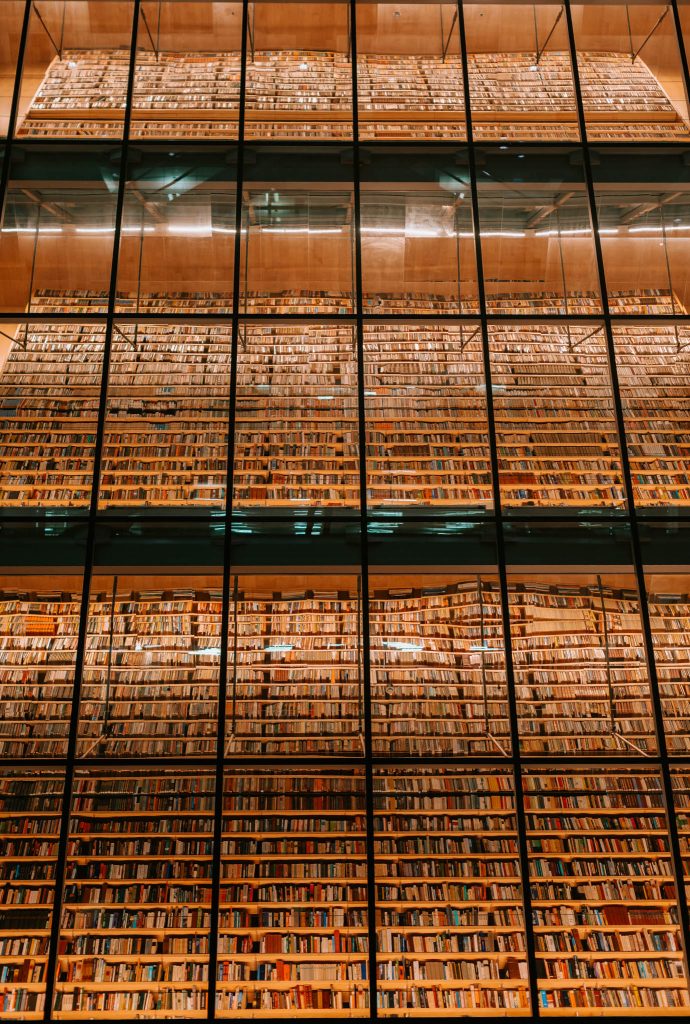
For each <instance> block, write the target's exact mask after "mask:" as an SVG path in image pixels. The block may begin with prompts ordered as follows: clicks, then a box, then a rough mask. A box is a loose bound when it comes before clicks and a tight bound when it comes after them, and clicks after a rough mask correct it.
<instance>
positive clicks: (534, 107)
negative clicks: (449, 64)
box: [464, 3, 580, 141]
mask: <svg viewBox="0 0 690 1024" xmlns="http://www.w3.org/2000/svg"><path fill="white" fill-rule="evenodd" d="M464 13H465V38H466V40H467V61H468V65H469V77H470V100H471V103H472V131H473V134H474V137H475V139H477V140H482V139H492V140H493V139H506V140H507V139H525V140H528V139H532V140H542V139H544V140H550V139H554V140H561V141H562V140H569V139H578V138H579V137H580V132H579V128H578V123H577V106H576V102H575V87H574V84H573V76H572V66H571V62H570V53H569V50H570V47H569V45H568V30H567V25H566V19H565V17H564V9H563V6H562V5H561V4H545V3H537V4H533V5H530V6H528V5H527V4H515V3H492V4H481V5H480V4H474V3H465V4H464Z"/></svg>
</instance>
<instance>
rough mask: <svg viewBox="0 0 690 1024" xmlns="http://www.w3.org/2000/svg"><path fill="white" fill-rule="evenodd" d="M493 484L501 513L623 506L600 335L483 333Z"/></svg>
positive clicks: (585, 331) (506, 329) (535, 328)
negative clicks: (494, 454)
mask: <svg viewBox="0 0 690 1024" xmlns="http://www.w3.org/2000/svg"><path fill="white" fill-rule="evenodd" d="M489 345H490V352H491V363H492V368H491V372H492V388H493V400H494V410H495V417H496V435H497V447H498V465H499V479H500V484H501V491H502V495H503V500H504V502H505V504H506V505H507V506H515V507H519V506H530V505H537V506H538V505H551V506H585V505H586V506H590V507H596V506H609V507H611V506H614V507H621V506H622V505H623V504H624V489H623V473H622V469H621V461H620V453H619V448H618V432H617V425H616V415H615V406H614V402H613V392H612V388H611V381H610V377H609V369H608V359H607V352H606V342H605V337H604V332H603V329H601V328H597V329H594V330H593V329H592V326H591V325H587V326H573V327H571V326H569V325H568V326H567V327H566V326H563V327H562V326H560V325H548V324H544V325H539V324H530V325H529V326H524V327H523V326H521V325H519V324H517V325H510V326H496V327H494V326H492V327H490V329H489Z"/></svg>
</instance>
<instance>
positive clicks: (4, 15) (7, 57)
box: [0, 0, 24, 137]
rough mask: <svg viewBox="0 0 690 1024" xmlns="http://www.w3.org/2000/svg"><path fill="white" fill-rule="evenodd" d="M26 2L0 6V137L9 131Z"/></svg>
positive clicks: (13, 1)
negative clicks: (0, 41)
mask: <svg viewBox="0 0 690 1024" xmlns="http://www.w3.org/2000/svg"><path fill="white" fill-rule="evenodd" d="M23 17H24V0H5V2H4V3H3V4H2V5H0V39H1V40H2V43H1V44H0V137H3V136H5V135H7V132H8V131H9V122H10V109H11V107H12V95H13V92H14V82H15V75H16V73H17V59H18V56H19V39H20V36H21V31H22V20H23Z"/></svg>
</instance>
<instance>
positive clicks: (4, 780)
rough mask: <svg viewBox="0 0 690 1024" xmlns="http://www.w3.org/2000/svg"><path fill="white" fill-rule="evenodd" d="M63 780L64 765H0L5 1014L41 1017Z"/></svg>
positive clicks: (0, 967) (0, 947)
mask: <svg viewBox="0 0 690 1024" xmlns="http://www.w3.org/2000/svg"><path fill="white" fill-rule="evenodd" d="M64 784H65V776H64V772H63V771H55V770H50V771H48V770H45V769H39V770H35V769H31V768H29V767H27V768H25V769H24V770H22V769H19V768H17V769H13V768H3V769H2V770H1V771H0V816H1V818H2V831H1V834H0V886H1V887H2V896H1V897H0V908H1V910H0V912H1V913H2V922H3V925H2V943H1V944H0V971H2V978H3V984H2V1009H3V1012H4V1016H5V1019H6V1020H12V1019H20V1020H27V1019H28V1020H31V1019H38V1020H40V1019H42V1017H43V1007H44V1005H45V985H46V975H47V970H48V951H49V946H50V929H51V925H52V917H53V902H54V899H55V870H56V864H57V859H58V843H59V838H60V818H61V813H62V794H63V789H64ZM39 851H40V853H39ZM37 897H40V902H39V898H37ZM27 904H31V906H30V907H27V906H26V905H27ZM29 972H30V975H29V976H30V978H31V983H30V984H27V977H26V975H27V974H29Z"/></svg>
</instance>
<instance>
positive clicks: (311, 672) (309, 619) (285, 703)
mask: <svg viewBox="0 0 690 1024" xmlns="http://www.w3.org/2000/svg"><path fill="white" fill-rule="evenodd" d="M361 614H362V613H361V599H360V594H359V587H358V581H357V579H356V578H355V577H351V576H343V577H339V576H336V575H334V574H330V575H329V576H328V578H324V577H308V576H301V575H300V576H298V577H295V578H288V577H285V578H283V577H269V578H267V577H260V576H257V577H250V576H248V577H235V578H234V581H233V591H232V594H231V613H230V636H229V640H228V647H229V656H228V663H229V679H228V689H227V701H228V706H227V740H226V751H227V752H228V754H235V755H237V754H254V755H276V754H278V755H280V754H292V755H306V756H312V755H319V756H322V755H327V754H359V755H361V754H362V753H363V749H364V748H363V742H364V741H363V724H362V719H363V692H362V687H363V682H362V665H361V661H362V655H361V642H360V636H361V623H360V619H361Z"/></svg>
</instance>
